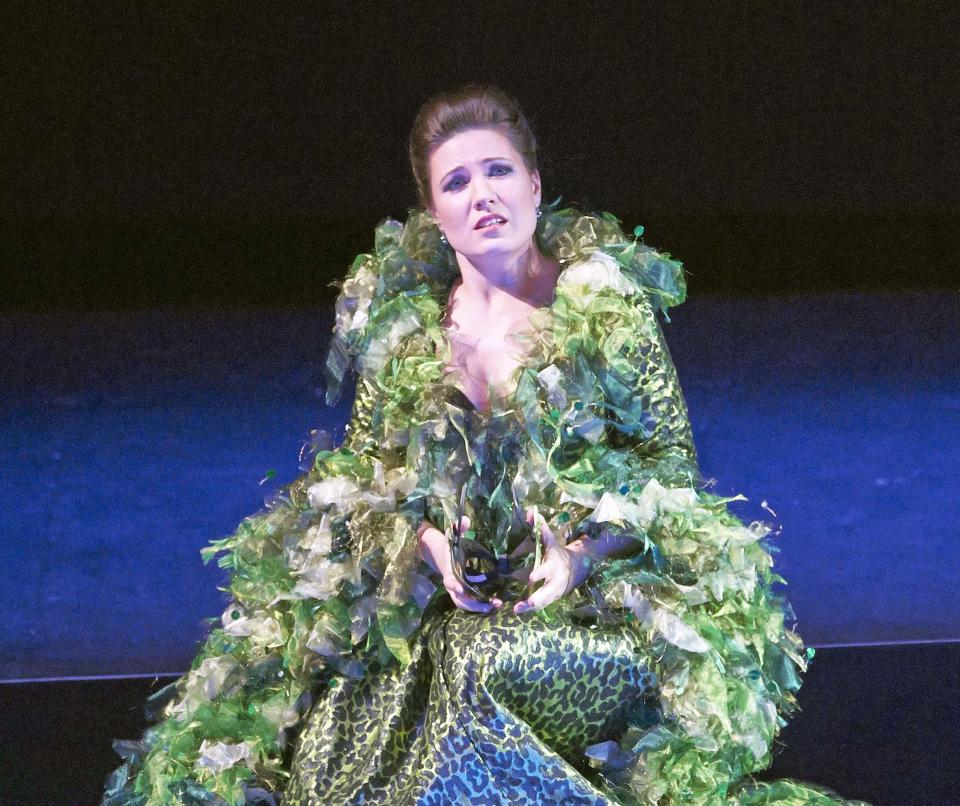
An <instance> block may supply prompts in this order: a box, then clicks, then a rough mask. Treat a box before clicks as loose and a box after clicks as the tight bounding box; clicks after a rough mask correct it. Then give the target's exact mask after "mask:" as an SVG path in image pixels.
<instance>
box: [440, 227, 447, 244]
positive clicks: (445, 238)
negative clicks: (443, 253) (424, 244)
mask: <svg viewBox="0 0 960 806" xmlns="http://www.w3.org/2000/svg"><path fill="white" fill-rule="evenodd" d="M440 243H442V244H443V245H444V246H447V236H446V234H445V233H444V231H443V230H440Z"/></svg>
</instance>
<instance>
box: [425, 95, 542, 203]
mask: <svg viewBox="0 0 960 806" xmlns="http://www.w3.org/2000/svg"><path fill="white" fill-rule="evenodd" d="M467 129H496V130H497V131H499V132H500V133H501V134H503V135H504V137H506V138H507V139H508V140H509V141H510V144H511V145H512V146H513V147H514V148H515V149H516V150H517V153H518V154H520V156H521V157H523V163H524V165H526V167H527V170H528V171H531V172H533V171H535V170H537V139H536V137H534V135H533V130H532V129H531V128H530V124H529V122H528V121H527V118H526V117H525V116H524V114H523V110H521V108H520V104H519V103H518V102H517V100H516V99H515V98H513V97H511V96H510V95H508V94H507V93H505V92H504V91H503V90H501V89H498V88H497V87H494V86H491V85H489V84H467V85H466V86H465V87H461V88H460V89H457V90H447V91H446V92H441V93H440V94H439V95H435V96H433V97H432V98H430V99H429V100H428V101H427V102H426V103H424V104H423V106H421V107H420V111H419V112H417V117H416V118H415V119H414V121H413V128H412V129H411V130H410V140H409V151H410V168H411V170H412V171H413V178H414V181H415V182H416V183H417V192H418V193H419V195H420V203H421V204H422V205H423V206H424V207H430V205H431V204H432V202H433V197H432V194H431V192H430V165H429V160H430V154H431V153H432V152H433V150H434V149H435V148H437V147H438V146H440V145H441V144H442V143H444V142H446V141H447V140H449V139H450V138H451V137H453V136H454V135H455V134H459V133H460V132H462V131H466V130H467Z"/></svg>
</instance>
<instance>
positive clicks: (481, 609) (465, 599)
mask: <svg viewBox="0 0 960 806" xmlns="http://www.w3.org/2000/svg"><path fill="white" fill-rule="evenodd" d="M450 598H451V599H453V603H454V604H455V605H456V606H457V607H459V608H460V609H461V610H469V611H470V612H471V613H489V612H490V611H491V610H496V609H497V608H498V607H499V606H500V604H502V602H500V600H499V599H494V600H493V601H491V602H478V601H477V600H476V599H471V598H470V597H469V596H466V595H464V594H457V595H456V596H454V595H452V594H451V596H450ZM498 602H500V604H498Z"/></svg>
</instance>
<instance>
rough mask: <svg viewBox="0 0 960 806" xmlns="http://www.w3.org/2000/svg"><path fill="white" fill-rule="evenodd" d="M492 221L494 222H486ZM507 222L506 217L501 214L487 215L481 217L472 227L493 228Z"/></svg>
mask: <svg viewBox="0 0 960 806" xmlns="http://www.w3.org/2000/svg"><path fill="white" fill-rule="evenodd" d="M487 222H494V223H487ZM506 223H507V219H506V218H504V217H503V216H502V215H489V216H484V217H483V218H481V219H480V220H479V221H478V222H477V223H476V224H475V225H474V229H493V228H494V227H499V226H501V225H503V224H506Z"/></svg>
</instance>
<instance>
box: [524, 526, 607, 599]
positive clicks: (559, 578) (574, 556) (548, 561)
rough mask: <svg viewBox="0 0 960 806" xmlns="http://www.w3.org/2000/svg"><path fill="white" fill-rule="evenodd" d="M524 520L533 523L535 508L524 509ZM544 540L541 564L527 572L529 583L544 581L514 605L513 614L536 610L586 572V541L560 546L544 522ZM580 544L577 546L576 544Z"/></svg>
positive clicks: (588, 558)
mask: <svg viewBox="0 0 960 806" xmlns="http://www.w3.org/2000/svg"><path fill="white" fill-rule="evenodd" d="M527 523H529V524H531V525H532V524H533V523H534V511H533V510H532V509H528V510H527ZM540 537H541V539H542V540H543V549H544V551H543V557H542V560H541V562H540V565H539V566H537V567H536V568H534V569H533V571H531V572H530V577H529V582H530V584H531V585H532V584H533V583H534V582H537V581H540V580H542V581H543V585H541V586H540V587H539V588H538V589H537V590H535V591H534V592H533V593H532V594H530V596H528V597H527V598H526V599H524V600H522V601H519V602H517V603H516V604H515V605H514V606H513V612H514V613H526V612H527V611H529V610H539V609H540V608H543V607H546V606H547V605H548V604H551V603H552V602H555V601H556V600H557V599H559V598H560V597H562V596H566V595H567V594H568V593H569V592H570V591H572V590H573V589H574V588H576V587H577V586H578V585H580V584H581V583H582V582H583V581H584V580H585V579H586V578H587V577H588V576H589V575H590V567H591V564H592V557H591V556H590V554H588V553H587V551H585V550H583V549H585V544H583V543H580V541H575V543H571V544H570V545H569V546H563V545H561V543H560V541H559V540H558V539H557V536H556V535H555V534H554V533H553V531H552V530H551V529H550V527H549V526H547V524H546V523H544V524H543V525H542V526H541V529H540ZM578 543H579V547H577V545H576V544H578Z"/></svg>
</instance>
